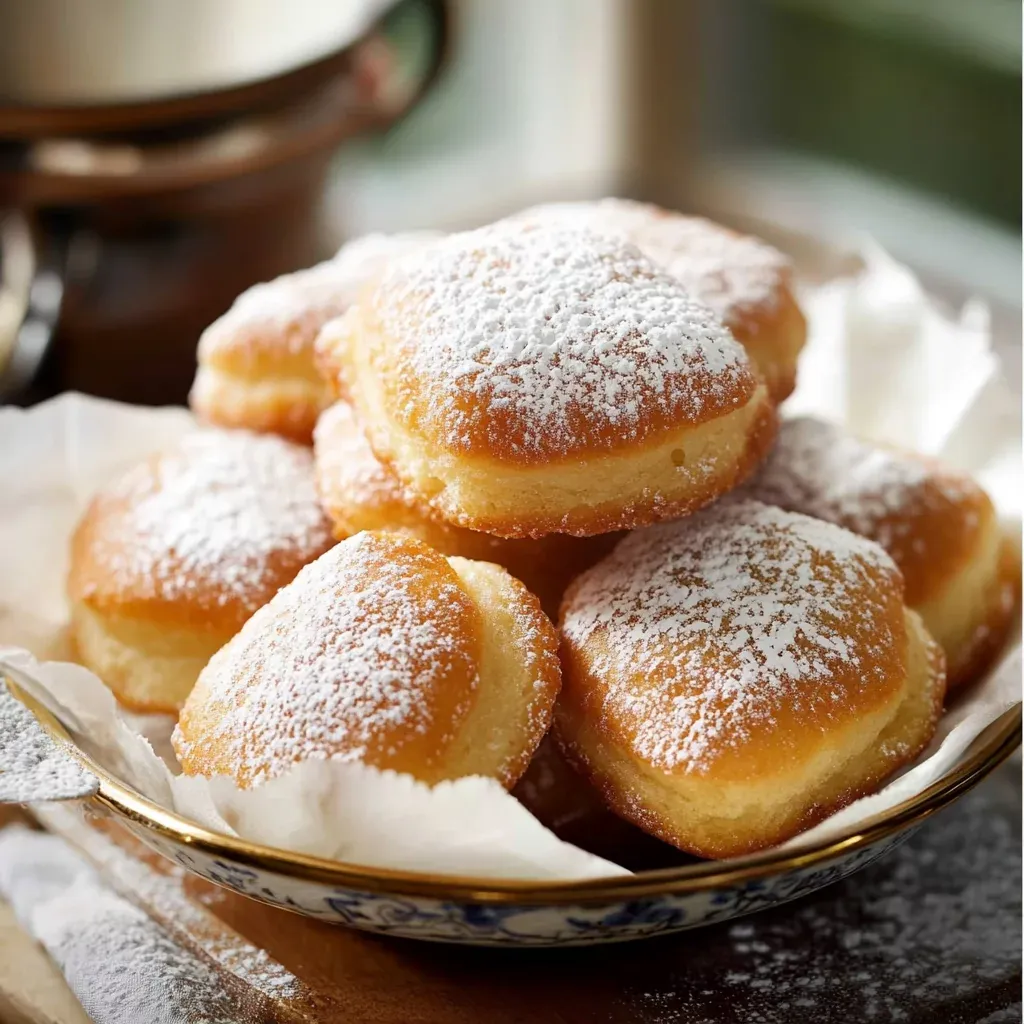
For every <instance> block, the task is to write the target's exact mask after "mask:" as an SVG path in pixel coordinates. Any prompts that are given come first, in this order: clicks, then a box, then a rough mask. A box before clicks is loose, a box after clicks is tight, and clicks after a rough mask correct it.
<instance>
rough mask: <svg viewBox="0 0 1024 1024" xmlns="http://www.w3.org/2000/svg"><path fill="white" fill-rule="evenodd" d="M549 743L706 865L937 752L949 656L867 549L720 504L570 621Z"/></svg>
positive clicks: (595, 575) (743, 505)
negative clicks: (930, 749) (932, 748)
mask: <svg viewBox="0 0 1024 1024" xmlns="http://www.w3.org/2000/svg"><path fill="white" fill-rule="evenodd" d="M561 633H562V665H563V676H564V685H563V691H562V696H561V698H560V700H559V705H558V709H557V712H556V726H555V728H556V735H557V737H558V739H559V741H560V742H561V743H562V745H563V747H564V748H565V750H566V752H567V754H568V756H569V757H570V759H571V760H572V761H573V762H574V763H575V764H576V765H577V766H578V767H580V768H581V770H582V771H583V772H584V774H586V775H588V776H589V777H590V778H591V779H592V780H593V781H594V782H595V783H596V785H597V787H598V788H599V789H600V790H601V792H602V793H603V794H604V796H605V799H606V800H607V801H608V802H609V804H610V805H611V806H612V807H613V808H614V809H615V810H616V811H617V812H618V813H619V814H621V815H623V816H624V817H626V818H628V819H630V820H632V821H633V822H635V823H636V824H638V825H639V826H640V827H642V828H644V829H646V830H647V831H649V832H651V833H652V834H654V835H657V836H658V837H660V838H662V839H664V840H666V841H667V842H671V843H673V844H675V845H676V846H678V847H680V848H681V849H684V850H687V851H689V852H691V853H695V854H698V855H700V856H705V857H728V856H733V855H737V854H743V853H747V852H750V851H753V850H758V849H761V848H764V847H768V846H772V845H774V844H776V843H779V842H782V841H783V840H785V839H787V838H789V837H790V836H793V835H795V834H796V833H797V832H799V831H800V830H802V829H804V828H806V827H807V826H809V825H811V824H813V823H814V822H815V821H817V820H819V819H821V818H823V817H825V816H826V815H827V814H828V813H830V812H831V811H833V810H834V809H836V808H838V807H840V806H842V805H844V804H846V803H848V802H850V801H851V800H853V799H854V798H856V797H858V796H861V795H863V794H865V793H867V792H870V791H871V790H872V789H874V788H875V787H876V786H877V785H878V784H879V783H880V782H881V781H882V780H883V779H884V778H885V777H886V776H887V775H889V774H890V773H891V772H892V771H893V770H895V769H896V768H898V767H899V766H900V765H902V764H904V763H906V762H907V761H908V760H909V759H911V758H912V757H914V756H915V755H916V754H917V753H918V751H920V750H921V749H922V748H923V747H924V746H925V745H926V744H927V742H928V740H929V739H930V738H931V736H932V734H933V732H934V730H935V725H936V722H937V720H938V717H939V713H940V711H941V707H942V698H943V693H944V690H945V675H944V670H943V657H942V652H941V650H940V649H939V647H938V645H937V644H935V642H934V641H933V640H932V639H931V638H930V637H929V636H928V634H927V632H926V631H925V630H924V628H923V627H922V625H921V622H920V619H919V618H918V616H917V615H916V614H915V613H914V612H912V611H909V610H908V609H907V608H906V607H905V606H904V602H903V583H902V580H901V578H900V575H899V571H898V570H897V569H896V566H895V565H894V564H893V562H892V560H891V559H890V558H889V556H888V555H886V553H885V552H884V551H883V550H882V549H881V548H880V547H878V546H877V545H876V544H873V543H872V542H870V541H867V540H865V539H864V538H862V537H858V536H856V535H855V534H852V533H849V532H848V531H846V530H843V529H841V528H839V527H837V526H833V525H831V524H829V523H825V522H821V521H819V520H816V519H811V518H808V517H806V516H801V515H795V514H793V513H790V512H785V511H783V510H782V509H778V508H773V507H771V506H767V505H762V504H760V503H758V502H754V501H739V500H736V499H727V500H726V501H724V502H720V503H718V504H716V505H715V506H714V507H713V508H710V509H706V510H704V511H701V512H699V513H697V514H696V515H694V516H691V517H689V518H688V519H684V520H680V521H679V522H676V523H671V524H665V525H661V526H657V527H652V528H651V529H649V530H643V531H639V532H637V533H635V534H632V535H630V536H629V537H627V538H626V539H625V540H624V541H622V543H620V544H619V546H618V547H617V548H616V549H615V551H614V552H613V553H612V554H611V555H610V556H609V557H608V558H607V559H605V560H603V561H602V562H599V563H598V564H597V565H596V566H595V567H594V568H592V569H590V570H588V571H587V572H586V573H584V574H583V575H582V576H581V577H580V578H579V579H578V580H577V581H576V582H575V583H574V584H572V586H570V588H569V591H568V593H567V595H566V598H565V601H564V602H563V605H562V621H561Z"/></svg>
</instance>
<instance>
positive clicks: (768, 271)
mask: <svg viewBox="0 0 1024 1024" xmlns="http://www.w3.org/2000/svg"><path fill="white" fill-rule="evenodd" d="M519 216H520V217H522V218H524V219H526V220H535V221H541V222H543V221H553V222H560V223H569V224H573V223H574V224H580V225H585V226H587V227H590V228H592V229H593V230H595V231H602V232H611V233H613V234H618V235H622V236H623V237H625V238H627V239H628V240H629V241H630V242H632V243H633V244H634V245H636V246H637V248H639V249H640V251H641V252H643V253H644V255H646V256H648V257H650V259H652V260H653V261H654V262H655V263H657V264H658V266H660V267H662V268H664V269H665V270H666V271H668V273H670V274H671V275H672V276H673V277H674V278H676V279H677V280H678V281H679V282H680V283H681V284H683V285H684V286H685V287H686V289H687V290H688V291H689V292H690V293H691V294H692V295H693V296H694V297H695V298H696V299H698V300H699V301H700V302H702V303H704V305H706V306H709V307H710V308H711V309H713V310H714V311H715V312H716V313H717V314H718V316H719V318H720V319H721V320H722V322H723V323H724V324H725V326H726V327H728V328H729V330H730V331H732V333H733V336H734V337H735V338H736V340H737V341H738V342H740V344H742V345H743V347H744V348H745V349H746V350H747V355H749V356H750V358H751V360H753V362H754V364H755V365H756V366H757V368H758V370H759V371H760V373H761V375H762V376H763V378H764V380H765V382H766V383H767V385H768V390H769V391H770V392H771V395H772V398H773V399H774V400H775V401H776V402H781V401H782V400H783V399H784V398H786V397H787V396H788V395H789V394H790V393H791V392H792V391H793V388H794V387H795V386H796V369H797V359H798V357H799V355H800V350H801V349H802V348H803V346H804V342H805V341H806V339H807V323H806V321H805V319H804V315H803V313H802V312H801V311H800V307H799V306H798V305H797V302H796V298H795V297H794V295H793V287H792V285H793V268H792V265H791V263H790V261H789V260H788V259H787V258H786V257H785V256H784V255H783V254H782V253H781V252H779V251H778V250H777V249H774V248H772V247H771V246H770V245H768V244H767V243H765V242H762V241H761V240H760V239H758V238H752V237H751V236H749V235H741V234H738V233H737V232H735V231H731V230H730V229H729V228H726V227H723V226H722V225H721V224H715V223H714V222H713V221H710V220H705V219H704V218H703V217H689V216H686V215H684V214H682V213H675V212H673V211H672V210H665V209H662V208H661V207H660V206H654V205H653V204H651V203H637V202H634V201H633V200H630V199H602V200H599V201H597V202H577V203H548V204H545V205H543V206H535V207H532V208H531V209H529V210H526V211H525V212H524V213H521V214H519Z"/></svg>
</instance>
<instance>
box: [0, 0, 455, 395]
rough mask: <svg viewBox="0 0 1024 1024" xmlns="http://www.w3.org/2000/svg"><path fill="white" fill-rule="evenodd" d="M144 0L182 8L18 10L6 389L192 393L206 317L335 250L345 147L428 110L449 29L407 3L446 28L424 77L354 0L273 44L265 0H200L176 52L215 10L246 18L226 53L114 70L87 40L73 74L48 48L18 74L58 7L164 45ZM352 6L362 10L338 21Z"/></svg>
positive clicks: (1, 63) (4, 74)
mask: <svg viewBox="0 0 1024 1024" xmlns="http://www.w3.org/2000/svg"><path fill="white" fill-rule="evenodd" d="M266 3H270V0H266ZM143 6H144V7H145V9H146V10H147V11H149V10H163V11H164V12H166V11H167V10H168V9H169V7H168V6H164V5H137V4H135V3H134V2H129V0H93V3H90V4H89V5H78V4H75V3H74V2H72V0H35V2H34V3H33V4H26V5H18V4H15V5H6V6H5V7H4V8H3V12H2V16H0V69H2V70H0V206H2V207H3V208H4V209H5V210H6V213H4V214H3V215H2V223H0V250H2V252H0V271H2V275H3V290H2V291H0V399H6V400H12V399H13V400H17V401H21V402H25V401H31V400H34V399H37V398H39V397H42V396H44V395H47V394H52V393H55V392H57V391H62V390H67V389H76V390H81V391H86V392H89V393H92V394H97V395H102V396H106V397H111V398H118V399H122V400H130V401H135V402H143V403H154V404H156V403H165V402H180V401H183V400H184V398H185V396H186V394H187V391H188V387H189V384H190V382H191V378H192V373H193V369H194V352H195V344H196V340H197V338H198V335H199V333H200V332H201V330H202V329H203V327H205V326H206V325H207V324H208V323H209V322H210V321H211V320H213V319H214V318H215V317H217V316H219V315H220V314H221V313H222V312H223V311H224V310H225V309H226V308H227V307H228V306H229V305H230V303H231V301H232V300H233V299H234V297H235V296H236V295H237V294H238V293H239V292H240V291H242V290H243V289H245V288H246V287H248V286H249V285H251V284H253V283H254V282H256V281H260V280H267V279H268V278H271V277H274V276H276V275H278V274H281V273H284V272H286V271H288V270H293V269H295V268H297V267H300V266H305V265H308V264H309V263H312V262H314V261H315V260H316V259H317V258H319V257H320V256H321V255H322V239H321V237H320V232H319V224H320V217H319V209H320V200H321V197H322V192H323V187H324V182H325V177H326V173H327V170H328V165H329V161H330V159H331V156H332V155H333V153H334V151H335V149H336V148H337V146H338V145H339V143H341V142H342V141H343V140H345V139H348V138H352V137H354V136H356V135H362V134H366V133H368V132H373V131H380V130H383V129H385V128H386V127H388V126H389V125H391V124H393V123H394V122H395V121H396V120H397V119H398V118H400V117H401V116H402V115H403V114H404V113H405V112H407V111H408V110H409V109H411V108H412V107H413V106H414V105H415V104H416V102H417V101H418V100H419V98H420V97H421V96H422V95H423V94H424V92H425V91H426V90H427V89H428V88H429V86H430V84H431V83H432V82H433V81H434V79H435V78H436V76H437V74H438V72H439V70H440V68H441V66H442V62H443V59H444V54H445V47H446V44H447V39H448V16H447V6H446V4H445V3H444V0H429V2H427V0H405V6H406V7H412V8H415V9H416V11H417V12H418V13H419V16H421V17H422V18H423V25H424V26H425V29H426V30H427V31H429V32H430V34H431V50H430V54H431V56H430V59H429V62H428V64H427V66H426V67H425V69H424V70H423V72H422V74H421V75H420V76H419V77H418V78H416V79H415V80H413V81H410V80H408V76H406V75H403V74H402V73H401V70H400V69H399V68H398V67H397V64H396V62H395V60H394V59H393V51H392V50H391V48H390V45H389V43H388V41H387V36H386V34H385V33H384V32H383V31H382V27H381V23H380V21H379V20H372V21H370V22H369V23H368V24H367V23H365V22H364V21H361V20H360V19H358V18H356V17H354V16H353V15H352V11H351V9H350V8H351V7H352V5H345V4H333V5H331V4H327V5H324V4H317V3H315V2H314V0H289V4H288V5H287V6H288V8H289V9H290V11H291V12H292V13H293V14H294V15H295V17H296V18H297V19H299V20H301V17H300V16H301V14H302V12H303V11H304V10H306V8H307V7H308V8H309V11H311V12H313V14H312V15H311V17H312V20H311V22H310V24H311V25H313V26H314V27H315V28H316V29H317V31H316V32H311V31H306V32H293V33H292V34H291V35H290V36H289V38H288V40H287V41H286V42H285V44H283V45H282V46H281V47H275V46H274V45H273V40H272V39H271V38H269V37H268V35H267V24H262V26H261V23H260V19H259V18H258V17H255V16H254V12H257V11H259V10H261V9H263V8H264V7H265V2H264V0H258V2H257V0H251V2H250V0H247V3H245V4H240V3H238V2H232V0H188V2H182V3H180V4H175V5H173V8H174V10H175V12H177V13H180V15H181V17H182V19H183V24H182V26H180V27H179V28H178V29H177V30H176V39H177V44H178V45H176V46H175V47H172V48H171V50H173V51H176V52H178V55H179V56H181V54H180V49H181V47H182V46H186V48H187V43H188V40H189V39H191V38H195V39H196V40H200V39H203V38H204V36H203V33H202V32H201V31H200V30H201V29H202V27H203V25H204V24H205V25H206V30H207V33H209V32H210V31H211V30H210V27H209V26H210V25H211V24H214V23H216V24H217V25H219V32H213V33H212V34H213V35H214V37H216V38H220V39H222V40H223V39H224V38H226V35H225V33H227V32H228V30H229V29H230V31H231V32H232V33H234V32H236V31H237V39H236V38H235V36H234V35H232V36H231V40H232V41H231V45H230V46H228V47H226V49H225V50H224V54H225V55H224V57H223V60H220V59H218V52H217V50H216V48H215V47H214V48H212V49H211V48H210V46H209V45H206V47H205V48H204V49H203V54H202V55H200V56H197V57H196V59H195V60H194V61H192V60H191V59H190V60H186V61H184V62H183V63H182V64H181V66H180V67H179V63H180V62H175V61H168V60H163V61H161V59H160V58H158V57H156V56H153V57H152V59H150V60H148V61H147V60H146V59H143V58H137V59H135V60H132V61H128V62H123V63H126V64H127V67H120V68H119V70H117V72H116V73H111V74H109V75H104V74H102V66H101V64H99V63H97V61H96V60H94V59H91V58H90V59H87V58H86V56H84V55H79V58H78V65H75V64H74V61H72V62H71V64H72V67H71V68H70V70H69V69H68V67H67V66H64V65H62V62H61V60H60V59H53V60H50V61H49V64H48V66H50V68H51V72H52V73H51V74H49V75H46V74H42V73H40V74H38V75H35V76H33V75H32V74H27V73H23V74H21V76H20V77H19V76H18V75H17V74H16V72H17V71H18V68H17V67H12V65H11V64H10V63H9V60H10V58H11V57H12V56H14V57H18V56H19V55H20V57H19V59H20V60H21V61H22V63H23V64H24V65H25V68H27V67H28V66H29V63H28V62H26V59H25V55H24V46H25V45H27V44H26V43H25V40H26V39H27V38H29V37H33V36H34V34H35V33H38V32H43V31H45V28H46V26H47V24H51V25H52V24H53V23H52V22H47V19H46V17H45V15H46V14H47V13H48V14H49V15H50V16H52V17H56V13H55V12H59V11H60V10H64V11H65V13H66V12H67V10H69V9H70V8H75V9H76V10H79V11H82V8H83V7H84V8H85V9H86V10H87V11H88V15H86V14H85V13H84V12H83V13H81V14H80V15H78V17H79V18H81V17H85V18H86V23H88V24H90V25H92V24H93V23H92V22H91V21H89V18H91V17H93V16H95V17H96V18H97V23H96V24H97V26H99V27H94V31H98V32H100V34H101V36H102V35H103V33H107V34H112V35H113V37H114V38H122V37H123V36H125V34H127V35H129V36H130V37H131V38H132V39H133V40H134V42H133V43H132V46H134V47H136V48H137V49H138V50H139V52H140V53H141V54H143V55H145V54H147V53H151V54H157V53H164V54H165V55H166V53H167V52H169V51H168V49H167V48H166V47H164V48H163V49H161V47H160V45H158V44H159V30H160V29H161V27H162V29H163V30H164V31H167V30H168V25H169V23H168V22H167V21H166V18H165V20H164V22H162V23H160V22H152V21H151V20H150V21H148V20H147V19H145V18H143V17H142V16H141V15H140V14H139V13H138V12H139V11H140V8H142V7H143ZM282 6H284V5H281V4H280V3H279V2H278V0H273V7H274V9H275V10H276V11H278V12H279V11H280V10H281V8H282ZM373 6H374V9H375V13H376V12H377V9H379V8H380V7H382V6H383V4H382V2H380V0H375V3H374V5H373ZM399 6H402V5H401V4H400V5H399ZM338 8H342V9H346V8H348V14H347V16H346V17H347V18H348V20H347V21H345V19H344V18H335V19H334V20H333V21H331V20H330V18H329V17H328V15H329V12H330V11H332V10H336V9H338ZM363 10H364V11H365V10H366V8H365V7H364V8H363ZM30 12H36V14H35V15H32V14H30ZM94 12H95V14H94ZM243 12H246V13H243ZM317 12H319V13H317ZM217 15H219V16H220V19H221V20H220V21H217ZM325 18H327V20H326V21H325V20H324V19H325ZM118 19H120V20H118ZM318 19H319V20H318ZM74 24H75V21H74V18H72V19H71V28H74ZM278 24H279V23H278ZM117 25H121V30H120V35H119V34H118V31H117V29H116V26H117ZM306 27H307V28H308V27H309V26H306ZM63 31H64V32H65V33H66V32H68V31H70V29H69V28H68V27H67V26H65V28H64V30H63ZM132 32H134V33H135V34H134V35H132ZM190 32H192V33H193V35H190ZM352 33H357V35H356V37H355V38H354V39H352V38H350V36H351V35H352ZM63 38H64V37H63V36H62V39H63ZM64 42H65V43H67V40H66V39H65V40H64ZM68 46H69V47H70V43H68ZM35 52H37V53H38V52H39V50H38V48H37V49H36V50H35ZM61 52H62V46H61V45H56V44H55V46H54V49H53V51H52V53H53V54H54V55H55V57H56V58H59V57H60V54H61ZM67 52H68V53H69V54H70V53H76V52H77V51H75V50H74V49H73V47H72V48H69V49H68V50H67ZM133 52H134V51H133ZM297 61H298V62H299V63H296V62H297ZM23 71H24V68H23Z"/></svg>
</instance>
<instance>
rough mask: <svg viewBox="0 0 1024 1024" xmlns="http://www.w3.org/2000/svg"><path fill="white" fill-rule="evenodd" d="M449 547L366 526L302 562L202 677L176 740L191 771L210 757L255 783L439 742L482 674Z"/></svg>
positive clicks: (466, 604)
mask: <svg viewBox="0 0 1024 1024" xmlns="http://www.w3.org/2000/svg"><path fill="white" fill-rule="evenodd" d="M439 557H440V556H438V555H436V553H434V552H433V551H431V550H430V549H428V548H426V547H425V546H417V547H416V548H415V549H412V548H410V547H409V546H408V542H405V541H402V540H400V539H398V538H396V537H393V536H391V535H385V534H368V533H363V534H358V535H356V536H355V537H351V538H349V539H348V540H346V541H343V542H342V543H340V544H339V545H338V546H337V547H336V548H334V550H333V551H330V552H328V554H326V555H324V556H323V557H321V558H320V559H318V560H317V561H316V562H313V563H312V564H311V565H308V566H307V567H306V568H305V569H303V570H302V572H300V573H299V575H298V577H297V578H296V579H295V581H294V582H293V583H292V584H291V585H290V586H288V587H286V588H284V589H283V590H282V591H280V592H279V593H278V594H277V596H276V597H275V598H274V600H272V601H271V602H270V604H268V605H267V606H266V607H264V608H262V609H261V610H260V611H259V612H257V613H256V614H255V615H254V616H253V617H252V618H251V619H250V620H249V622H247V623H246V625H245V626H244V628H243V629H242V631H241V633H240V634H239V635H238V636H237V637H236V638H235V639H234V640H232V641H231V642H230V643H229V644H228V645H227V646H226V647H224V648H223V649H222V650H221V651H219V652H218V653H217V654H216V655H214V657H213V658H212V659H211V661H210V663H209V665H208V666H207V667H206V669H205V670H204V671H203V673H202V675H201V676H200V677H199V682H198V683H197V688H196V691H195V693H194V695H193V697H195V694H202V693H204V691H207V692H208V693H209V695H210V696H209V697H208V698H206V701H205V706H204V704H203V703H201V704H200V706H199V708H198V709H194V708H193V701H190V702H189V704H187V705H186V707H185V711H184V712H183V714H182V718H181V721H180V722H179V726H178V729H177V731H176V733H175V738H174V745H175V750H176V751H177V753H178V757H179V759H180V760H181V761H182V763H183V764H184V765H185V766H186V768H187V769H189V770H192V769H190V762H191V764H192V765H196V764H198V765H202V764H205V763H206V762H207V761H210V760H211V759H213V760H215V761H216V762H217V763H218V764H226V765H230V766H231V769H232V771H233V773H234V774H235V775H236V777H237V778H238V779H239V781H240V782H242V784H251V783H255V782H259V781H262V780H264V779H266V778H268V777H270V776H273V775H277V774H280V773H281V772H282V771H283V770H284V769H285V768H287V767H289V766H290V765H291V764H293V763H295V762H296V761H301V760H309V759H322V758H326V757H334V758H339V759H341V760H344V761H362V760H368V761H370V762H371V763H380V762H384V763H383V764H381V766H382V767H389V766H392V765H391V764H390V760H389V759H391V758H392V757H394V756H399V755H400V754H401V753H402V748H403V747H404V746H406V745H409V744H412V743H416V742H418V741H422V740H423V738H424V737H426V738H428V739H429V738H431V737H432V738H435V739H436V740H437V741H438V742H442V741H443V740H444V739H445V738H446V737H447V736H449V735H450V734H451V732H452V731H453V730H454V729H455V728H456V727H457V725H458V722H459V721H460V720H461V717H462V715H463V714H464V713H465V711H466V709H467V707H468V701H469V699H470V697H471V694H472V691H473V689H474V688H475V686H476V683H477V676H476V665H475V659H474V657H473V654H472V651H473V648H472V644H471V643H468V642H467V631H470V630H472V623H473V618H472V616H473V614H474V611H475V610H474V609H473V608H472V606H471V605H470V604H469V598H468V596H467V595H466V594H465V592H464V591H463V590H462V588H461V587H460V586H459V584H458V581H457V579H456V578H454V577H452V578H451V579H446V578H443V577H442V578H439V574H438V571H437V566H436V564H435V562H436V560H437V559H439ZM471 635H472V634H471V633H470V636H471ZM460 679H461V683H462V687H461V689H462V692H461V693H460V692H459V687H460V683H459V681H460ZM439 691H443V692H444V693H445V697H444V698H443V699H442V704H443V705H444V706H445V707H446V708H447V709H448V710H447V713H446V714H445V715H444V716H439V715H438V714H437V713H436V708H435V705H436V703H437V694H438V692H439ZM211 708H212V709H214V710H212V711H211ZM193 711H194V713H195V714H196V715H197V717H199V718H201V719H202V725H201V731H202V739H201V741H200V740H198V739H197V738H196V737H195V736H193V735H192V731H193V729H198V728H200V727H197V726H195V725H194V724H193V723H192V722H191V720H190V716H191V714H192V713H193ZM207 716H209V717H207ZM211 763H212V761H211ZM222 770H224V769H222ZM195 773H196V772H195V771H193V774H195ZM203 773H204V774H205V772H203Z"/></svg>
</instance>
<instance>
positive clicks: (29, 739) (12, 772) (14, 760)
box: [0, 673, 99, 804]
mask: <svg viewBox="0 0 1024 1024" xmlns="http://www.w3.org/2000/svg"><path fill="white" fill-rule="evenodd" d="M98 788H99V780H98V779H97V778H96V776H95V775H93V774H92V773H91V772H87V771H86V770H85V769H84V768H83V767H82V766H81V765H80V764H79V763H78V762H77V761H76V760H75V759H74V758H73V757H71V756H70V755H68V754H65V753H64V752H63V751H62V750H61V749H60V748H59V747H58V746H57V744H56V743H54V741H53V740H52V739H50V737H49V736H47V735H46V733H45V732H43V729H42V726H40V724H39V723H38V722H37V721H36V720H35V716H34V715H33V714H32V712H31V711H29V710H28V708H27V707H25V705H24V704H22V703H21V701H19V700H16V699H15V698H14V697H13V696H12V695H11V694H10V693H9V692H8V690H7V687H6V685H5V684H4V679H3V674H2V673H0V804H3V803H11V804H24V803H32V802H34V801H37V800H76V799H78V798H79V797H84V796H91V795H92V794H93V793H95V792H96V790H97V789H98Z"/></svg>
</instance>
